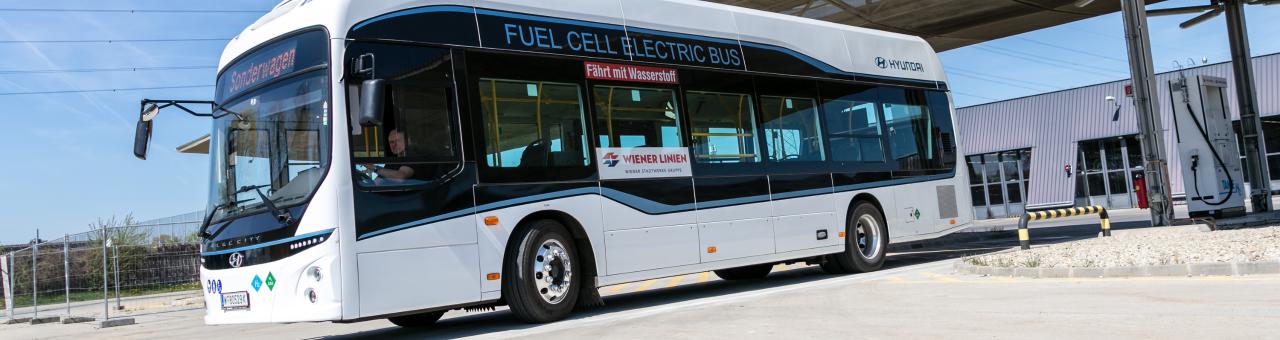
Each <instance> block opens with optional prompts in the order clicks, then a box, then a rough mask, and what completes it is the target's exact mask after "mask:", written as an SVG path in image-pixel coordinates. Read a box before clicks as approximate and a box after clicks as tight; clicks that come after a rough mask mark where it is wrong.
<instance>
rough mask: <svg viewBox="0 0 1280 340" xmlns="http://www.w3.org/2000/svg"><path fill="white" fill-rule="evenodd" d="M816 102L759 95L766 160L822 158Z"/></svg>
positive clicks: (823, 158) (798, 98)
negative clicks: (762, 116)
mask: <svg viewBox="0 0 1280 340" xmlns="http://www.w3.org/2000/svg"><path fill="white" fill-rule="evenodd" d="M817 106H818V102H817V101H816V100H814V99H813V98H801V97H775V96H760V111H761V112H763V115H764V133H765V135H764V137H765V142H766V144H767V146H768V150H767V153H768V154H769V160H770V161H774V162H814V161H824V160H826V155H825V153H824V152H823V148H822V146H823V142H822V140H823V138H822V135H821V131H822V129H821V126H820V124H821V123H819V122H818V110H817Z"/></svg>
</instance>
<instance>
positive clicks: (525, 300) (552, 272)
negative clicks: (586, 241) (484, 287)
mask: <svg viewBox="0 0 1280 340" xmlns="http://www.w3.org/2000/svg"><path fill="white" fill-rule="evenodd" d="M569 235H570V234H569V231H568V230H567V229H565V227H564V225H561V224H560V223H559V222H556V221H553V220H539V221H535V222H533V223H531V224H530V225H529V227H528V228H526V229H525V232H524V234H523V235H521V236H520V237H519V239H518V241H517V242H518V243H517V246H516V248H515V254H513V255H514V257H512V258H511V259H510V260H508V261H507V263H506V269H505V270H504V271H505V272H506V274H505V275H506V278H507V280H504V281H503V289H502V295H503V296H505V297H506V299H507V304H508V306H509V307H511V312H512V313H514V314H515V315H516V318H519V319H520V320H522V321H525V322H531V323H536V322H551V321H556V320H560V319H563V318H565V317H567V316H569V313H570V312H572V311H573V306H574V305H575V304H576V303H577V300H578V290H579V289H581V288H582V287H581V286H582V285H581V282H582V280H580V277H581V275H580V273H581V270H580V269H579V268H578V267H577V266H579V265H581V263H582V262H580V261H578V253H577V248H576V247H574V243H573V238H572V237H570V236H569Z"/></svg>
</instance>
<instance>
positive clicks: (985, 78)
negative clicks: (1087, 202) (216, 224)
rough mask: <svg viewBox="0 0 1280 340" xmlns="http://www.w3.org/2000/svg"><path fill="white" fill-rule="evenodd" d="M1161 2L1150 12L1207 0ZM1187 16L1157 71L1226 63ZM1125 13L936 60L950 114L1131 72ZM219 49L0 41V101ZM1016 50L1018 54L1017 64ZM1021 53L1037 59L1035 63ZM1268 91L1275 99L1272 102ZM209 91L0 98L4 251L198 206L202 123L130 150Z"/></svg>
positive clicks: (66, 36)
mask: <svg viewBox="0 0 1280 340" xmlns="http://www.w3.org/2000/svg"><path fill="white" fill-rule="evenodd" d="M276 2H277V1H274V0H223V1H216V2H213V1H200V2H195V1H190V2H187V1H158V0H147V1H92V2H89V1H84V2H35V1H30V0H22V1H12V0H9V1H0V9H8V8H37V7H39V8H81V9H83V8H112V9H227V10H265V9H267V8H269V7H271V6H273V5H274V4H275V3H276ZM1201 3H1203V1H1193V0H1182V1H1169V2H1166V3H1164V4H1161V5H1158V6H1153V8H1154V7H1170V6H1178V5H1192V4H1201ZM1249 7H1250V8H1249V10H1248V19H1249V29H1250V32H1251V35H1252V36H1253V37H1254V38H1253V39H1252V44H1253V52H1254V54H1255V55H1259V54H1268V53H1275V52H1278V51H1280V39H1275V38H1274V37H1275V36H1277V35H1278V34H1280V23H1277V22H1276V20H1275V19H1277V18H1280V6H1249ZM259 15H260V14H243V13H242V14H208V13H200V14H128V13H65V12H64V13H33V12H11V11H0V41H31V40H75V39H91V40H99V39H166V38H229V37H232V36H234V35H235V34H237V33H238V32H239V31H240V30H241V29H242V28H244V27H245V26H248V25H249V24H250V23H252V22H253V21H254V20H256V19H257V17H258V16H259ZM1189 17H1190V16H1189V15H1182V16H1176V17H1159V18H1157V17H1153V18H1151V25H1152V28H1153V29H1152V40H1153V42H1154V55H1155V58H1154V59H1155V64H1156V67H1157V69H1158V70H1162V71H1163V70H1168V69H1170V68H1171V67H1172V63H1171V61H1172V60H1175V59H1176V60H1179V61H1180V62H1182V63H1183V64H1186V63H1187V62H1186V60H1187V58H1193V59H1195V60H1196V61H1197V63H1198V62H1199V60H1200V59H1201V58H1208V59H1209V62H1211V63H1214V62H1222V61H1226V60H1227V59H1228V56H1229V54H1228V50H1227V42H1226V32H1225V27H1224V23H1223V19H1222V18H1221V17H1220V18H1217V19H1214V20H1212V21H1209V22H1206V23H1203V24H1200V25H1199V26H1197V27H1195V28H1193V29H1190V30H1182V29H1179V28H1178V26H1177V24H1178V23H1179V22H1182V21H1183V20H1186V19H1187V18H1189ZM1122 35H1123V28H1122V25H1121V21H1120V16H1119V15H1117V14H1113V15H1107V16H1103V17H1098V18H1094V19H1089V20H1083V21H1079V22H1075V23H1071V24H1068V25H1064V26H1059V27H1055V28H1050V29H1045V30H1041V31H1036V32H1031V33H1027V34H1022V35H1019V36H1015V37H1010V38H1006V39H1001V40H997V41H992V42H988V43H985V44H982V45H978V46H972V47H966V48H961V49H957V50H953V51H948V52H944V53H942V61H943V63H944V66H945V67H946V68H947V69H948V74H949V77H950V85H951V88H952V89H953V90H954V91H955V92H956V95H955V99H956V104H957V106H968V105H973V104H979V103H983V102H989V101H993V100H999V99H1008V98H1016V97H1021V96H1026V95H1031V94H1036V93H1042V92H1047V91H1052V90H1058V89H1066V88H1072V87H1078V86H1083V85H1089V84H1095V83H1100V82H1106V81H1112V80H1116V79H1121V78H1126V77H1127V76H1128V68H1127V66H1126V64H1125V63H1124V60H1125V58H1126V53H1125V44H1124V40H1123V38H1122ZM224 44H225V42H222V41H200V42H156V43H110V44H107V43H91V44H71V43H56V44H28V43H10V42H0V56H3V57H0V93H14V92H37V91H59V90H94V89H117V88H146V87H163V86H185V85H211V84H212V83H213V78H214V69H213V66H215V65H216V63H217V61H218V58H219V55H220V53H221V50H222V47H223V45H224ZM1015 56H1016V57H1015ZM1028 59H1039V60H1041V61H1040V62H1033V61H1030V60H1028ZM157 66H161V67H163V66H205V67H207V68H200V69H191V70H166V71H137V72H82V73H39V74H10V73H5V72H3V71H12V70H48V69H96V68H121V67H157ZM1273 95H1274V94H1273ZM211 97H212V88H209V87H202V88H191V89H174V90H149V91H127V92H96V93H67V94H48V95H0V118H2V119H4V121H5V127H6V129H5V133H0V154H3V155H4V156H5V157H6V165H7V166H4V167H0V192H3V193H5V194H7V195H6V197H8V198H7V199H5V200H4V201H3V204H0V243H6V244H7V243H16V242H25V241H27V240H30V239H31V238H32V237H33V236H34V234H35V229H36V228H39V229H40V230H41V233H42V235H43V236H45V237H46V238H48V237H50V236H53V235H61V234H62V233H75V232H81V231H86V230H88V223H90V222H93V221H94V220H96V219H97V218H99V217H111V216H113V215H116V216H123V215H124V214H128V213H133V214H134V215H135V216H137V217H139V218H141V219H150V218H158V217H165V216H170V215H175V214H180V213H186V212H190V211H193V210H197V209H201V208H203V207H204V204H205V200H206V196H207V185H206V181H207V178H208V176H209V170H208V166H207V162H208V160H207V158H206V157H205V156H202V155H186V154H179V153H177V152H176V151H174V147H176V146H178V145H180V144H182V143H184V142H187V141H189V140H191V139H193V138H195V137H198V136H201V135H204V134H205V133H208V130H209V123H208V121H206V120H201V119H195V118H192V117H189V116H185V115H184V114H181V113H179V112H176V111H166V112H165V113H164V114H162V115H161V116H160V118H159V119H158V120H157V123H156V132H155V136H154V138H153V143H152V153H151V157H150V159H149V160H148V161H146V162H143V161H139V160H137V159H134V158H133V156H132V154H131V151H130V150H131V147H132V139H133V129H134V122H135V121H136V119H137V110H138V101H139V100H140V99H142V98H165V99H210V98H211Z"/></svg>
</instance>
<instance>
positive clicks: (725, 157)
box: [685, 91, 760, 164]
mask: <svg viewBox="0 0 1280 340" xmlns="http://www.w3.org/2000/svg"><path fill="white" fill-rule="evenodd" d="M685 100H686V101H687V102H688V104H689V105H688V106H687V107H688V108H689V121H690V125H691V126H692V134H693V153H694V157H695V159H697V161H698V163H717V164H718V163H756V162H760V155H759V154H758V153H757V152H756V150H757V148H758V142H757V140H756V135H755V132H756V120H755V109H754V105H752V102H751V95H747V94H740V93H716V92H698V91H687V92H685Z"/></svg>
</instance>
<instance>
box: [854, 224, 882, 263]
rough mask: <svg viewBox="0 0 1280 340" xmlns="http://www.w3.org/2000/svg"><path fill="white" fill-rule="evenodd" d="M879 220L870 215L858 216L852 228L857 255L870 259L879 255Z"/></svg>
mask: <svg viewBox="0 0 1280 340" xmlns="http://www.w3.org/2000/svg"><path fill="white" fill-rule="evenodd" d="M881 237H883V235H880V222H879V221H876V218H875V217H872V216H871V215H862V216H858V220H857V222H856V224H855V225H854V229H853V242H854V244H855V245H857V246H858V255H860V256H862V259H864V260H867V261H871V260H872V259H874V258H875V257H876V256H879V255H880V238H881Z"/></svg>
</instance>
